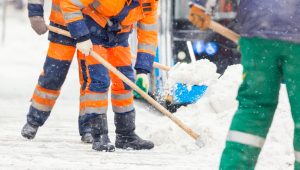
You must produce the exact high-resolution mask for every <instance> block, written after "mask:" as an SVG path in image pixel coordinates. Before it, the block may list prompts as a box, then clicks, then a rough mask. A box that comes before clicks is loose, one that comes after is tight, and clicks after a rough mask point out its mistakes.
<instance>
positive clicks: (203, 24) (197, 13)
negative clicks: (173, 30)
mask: <svg viewBox="0 0 300 170" xmlns="http://www.w3.org/2000/svg"><path fill="white" fill-rule="evenodd" d="M189 20H190V22H191V23H192V24H193V25H195V26H196V27H198V28H199V29H200V30H206V29H207V28H208V27H209V25H210V21H211V18H210V16H209V15H208V14H206V13H205V11H203V10H202V9H200V8H198V7H196V6H192V7H191V9H190V14H189Z"/></svg>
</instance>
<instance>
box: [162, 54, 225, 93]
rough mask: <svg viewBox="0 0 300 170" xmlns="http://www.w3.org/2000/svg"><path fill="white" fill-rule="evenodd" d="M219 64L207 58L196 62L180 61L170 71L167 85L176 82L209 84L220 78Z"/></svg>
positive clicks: (170, 85)
mask: <svg viewBox="0 0 300 170" xmlns="http://www.w3.org/2000/svg"><path fill="white" fill-rule="evenodd" d="M219 76H220V75H219V74H218V73H217V66H216V65H215V64H214V63H212V62H210V61H209V60H207V59H203V60H198V61H196V62H194V63H189V64H187V63H178V64H176V65H175V66H174V67H173V68H172V69H171V70H170V71H169V72H168V80H167V83H166V84H167V87H169V88H172V87H173V86H174V85H175V84H176V83H183V84H187V85H209V84H210V83H211V82H213V81H215V80H216V79H218V77H219Z"/></svg>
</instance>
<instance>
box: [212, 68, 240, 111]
mask: <svg viewBox="0 0 300 170" xmlns="http://www.w3.org/2000/svg"><path fill="white" fill-rule="evenodd" d="M242 75H243V67H242V65H240V64H239V65H232V66H229V67H228V68H227V69H226V71H225V73H224V74H223V75H222V76H221V77H220V78H219V79H218V81H216V83H214V84H211V85H210V86H209V88H208V91H207V97H208V98H209V101H210V105H211V106H212V107H213V109H214V110H215V111H216V112H217V113H220V112H224V111H226V110H229V109H233V108H235V107H237V101H236V96H237V92H238V88H239V86H240V84H241V83H242V77H243V76H242Z"/></svg>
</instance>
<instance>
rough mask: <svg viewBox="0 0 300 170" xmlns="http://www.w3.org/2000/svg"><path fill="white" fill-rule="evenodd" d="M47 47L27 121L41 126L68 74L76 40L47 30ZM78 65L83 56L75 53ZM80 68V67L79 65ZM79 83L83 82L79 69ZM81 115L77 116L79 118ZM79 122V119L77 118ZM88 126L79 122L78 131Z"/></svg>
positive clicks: (82, 130) (84, 130)
mask: <svg viewBox="0 0 300 170" xmlns="http://www.w3.org/2000/svg"><path fill="white" fill-rule="evenodd" d="M51 25H53V26H56V27H59V28H61V29H66V28H65V27H63V26H60V25H57V24H54V23H51ZM49 40H50V43H49V48H48V52H47V57H46V60H45V62H44V66H43V71H42V73H41V74H40V77H39V79H38V84H37V85H36V88H35V90H34V93H33V96H32V99H31V106H30V109H29V113H28V114H27V122H28V123H29V124H32V125H36V126H42V125H43V124H44V123H45V121H46V120H47V118H48V117H49V115H50V112H51V111H52V108H53V107H54V104H55V102H56V100H57V98H58V97H59V94H60V89H61V87H62V85H63V83H64V81H65V79H66V76H67V74H68V71H69V68H70V65H71V62H72V59H73V57H74V54H75V52H76V47H75V44H76V42H75V41H74V40H73V39H71V38H68V37H64V36H62V35H59V34H56V33H53V32H49ZM77 59H78V63H79V66H81V63H84V57H83V55H82V54H81V53H77ZM79 69H80V70H81V68H80V67H79ZM79 75H80V84H81V85H82V84H85V83H84V78H83V77H82V74H81V71H80V72H79ZM80 118H81V117H80V116H79V119H80ZM79 123H80V120H79ZM89 131H90V128H88V127H86V126H85V127H84V125H82V124H79V133H80V135H82V134H83V133H87V132H89Z"/></svg>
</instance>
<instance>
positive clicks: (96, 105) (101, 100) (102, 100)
mask: <svg viewBox="0 0 300 170" xmlns="http://www.w3.org/2000/svg"><path fill="white" fill-rule="evenodd" d="M107 95H108V94H107V93H86V94H84V95H81V96H80V115H84V114H92V113H96V114H105V113H106V112H107V106H108V101H107Z"/></svg>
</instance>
